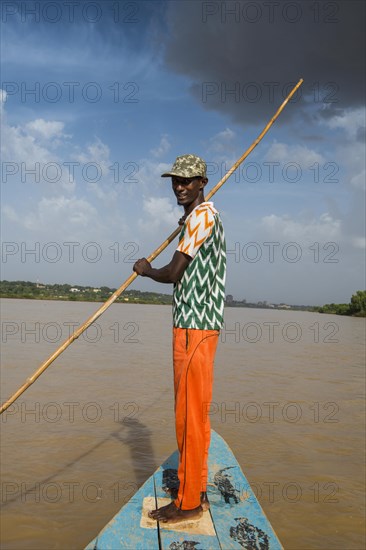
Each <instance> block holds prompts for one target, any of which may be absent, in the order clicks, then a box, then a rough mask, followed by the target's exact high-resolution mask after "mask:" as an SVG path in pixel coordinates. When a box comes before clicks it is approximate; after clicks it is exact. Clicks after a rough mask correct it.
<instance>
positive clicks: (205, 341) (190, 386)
mask: <svg viewBox="0 0 366 550" xmlns="http://www.w3.org/2000/svg"><path fill="white" fill-rule="evenodd" d="M218 338H219V331H218V330H197V329H186V328H177V327H174V328H173V364H174V392H175V430H176V436H177V444H178V450H179V467H178V478H179V482H180V485H179V491H178V497H177V499H176V500H175V501H174V502H175V505H176V506H177V507H178V508H180V509H181V510H192V509H193V508H197V506H199V505H200V502H201V500H200V493H201V491H206V490H207V474H208V466H207V459H208V448H209V445H210V435H211V427H210V419H209V416H208V414H207V412H208V410H209V406H210V403H211V399H212V383H213V364H214V358H215V352H216V347H217V342H218Z"/></svg>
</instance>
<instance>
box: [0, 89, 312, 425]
mask: <svg viewBox="0 0 366 550" xmlns="http://www.w3.org/2000/svg"><path fill="white" fill-rule="evenodd" d="M302 83H303V79H302V78H301V79H300V80H299V82H298V83H297V84H296V86H294V88H293V89H292V90H291V92H290V93H289V94H288V96H287V97H286V99H285V100H284V101H283V103H282V105H281V106H280V107H279V108H278V109H277V111H276V113H275V114H274V115H273V117H272V118H271V120H270V121H269V122H268V124H267V126H265V128H264V129H263V130H262V132H261V133H260V134H259V136H258V137H257V139H256V140H255V141H254V142H253V143H252V145H251V146H250V147H249V148H248V149H247V150H246V151H245V153H244V154H243V155H242V156H241V157H240V158H239V159H238V160H237V161H236V162H235V164H234V165H233V166H232V167H231V168H230V170H229V171H228V172H227V173H226V174H225V176H224V177H223V178H222V179H221V180H220V181H219V182H218V183H217V184H216V185H215V187H213V188H212V189H211V191H210V192H209V193H208V195H207V196H206V200H209V199H210V198H211V197H212V196H213V195H214V194H215V193H216V192H217V191H218V190H219V189H220V187H222V186H223V185H224V183H225V182H226V181H227V180H228V178H229V177H230V176H231V174H232V173H233V172H235V170H236V169H237V168H238V167H239V166H240V164H241V163H242V162H243V161H244V160H245V159H246V158H247V156H248V155H249V154H250V153H251V152H252V151H253V149H254V148H255V147H256V146H257V145H258V143H259V142H260V141H261V140H262V138H263V137H264V136H265V134H266V133H267V132H268V130H269V129H270V127H271V126H272V124H273V123H274V121H275V120H276V119H277V117H278V116H279V115H280V114H281V112H282V111H283V109H284V108H285V106H286V105H287V103H288V102H289V101H290V99H291V98H292V97H293V95H294V94H295V93H296V91H297V90H298V88H299V87H300V86H301V84H302ZM180 231H181V228H180V227H178V228H177V229H176V230H175V231H173V233H172V234H171V235H169V237H168V238H167V239H166V240H165V241H164V242H163V243H162V244H161V245H160V246H159V247H158V248H157V249H156V250H154V252H153V253H152V254H150V256H149V257H148V258H147V259H148V261H149V262H152V261H153V260H155V258H157V257H158V256H159V254H161V252H162V251H163V250H165V248H166V247H167V246H168V245H169V244H170V243H171V242H172V241H173V240H174V239H175V237H176V236H177V235H178V234H179V233H180ZM136 277H137V273H132V274H131V275H130V276H129V277H128V279H127V280H126V281H125V282H124V283H123V284H122V285H121V286H120V287H119V288H118V289H117V290H116V291H115V292H114V293H113V294H112V296H110V298H108V300H107V301H106V302H105V303H104V304H103V305H102V306H101V307H100V308H99V309H98V310H97V311H96V312H95V313H94V314H93V315H92V316H91V317H89V319H87V320H86V321H85V323H84V324H83V325H81V326H80V327H79V328H78V329H77V330H75V332H73V334H71V336H69V338H68V339H67V340H65V342H64V343H63V344H61V346H60V347H59V348H58V349H57V350H56V351H55V352H54V353H53V354H52V355H51V356H50V357H49V358H48V359H47V360H46V361H44V362H43V363H42V365H41V366H40V367H39V368H38V369H37V370H36V371H35V372H34V374H33V375H32V376H31V377H29V378H27V380H26V381H25V382H24V384H23V385H22V386H21V387H20V388H19V389H18V390H17V391H16V392H15V393H14V394H13V395H12V396H11V397H9V399H8V400H7V401H5V403H3V404H2V405H1V407H0V414H2V413H3V412H4V411H6V409H7V408H8V407H10V405H12V404H13V403H14V401H16V399H18V397H19V396H20V395H22V393H23V392H24V391H25V390H26V389H27V388H29V386H31V385H32V384H33V382H35V381H36V380H37V378H39V376H41V374H42V373H43V372H44V371H45V370H46V369H47V368H48V367H49V366H50V365H51V363H53V361H54V360H55V359H57V357H58V356H59V355H61V353H62V352H63V351H65V349H66V348H68V347H69V345H70V344H72V343H73V341H74V340H76V339H77V338H79V336H80V335H81V334H82V333H83V332H84V331H85V330H86V329H87V328H88V327H90V325H91V324H92V323H94V321H96V320H97V319H98V318H99V317H100V316H101V315H102V314H103V313H104V312H105V311H106V310H107V309H108V308H109V306H110V305H112V304H113V302H114V301H115V300H116V299H117V298H118V297H119V296H120V295H121V294H122V292H124V291H125V290H126V288H127V287H129V286H130V284H131V283H132V282H133V281H134V280H135V279H136Z"/></svg>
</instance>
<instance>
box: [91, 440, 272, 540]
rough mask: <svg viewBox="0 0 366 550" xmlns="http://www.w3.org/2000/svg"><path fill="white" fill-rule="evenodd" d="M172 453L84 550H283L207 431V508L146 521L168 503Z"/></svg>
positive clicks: (174, 463)
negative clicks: (197, 514)
mask: <svg viewBox="0 0 366 550" xmlns="http://www.w3.org/2000/svg"><path fill="white" fill-rule="evenodd" d="M177 467H178V452H177V451H176V452H175V453H173V454H172V455H171V456H170V457H169V458H168V459H167V460H166V461H165V462H164V463H163V464H162V465H161V466H160V468H158V469H157V471H156V472H155V473H154V474H153V475H152V476H151V477H150V478H149V479H148V480H147V481H146V482H145V483H144V485H143V486H142V487H141V488H140V489H139V490H138V491H137V493H136V494H135V495H134V496H133V497H132V498H131V500H130V501H129V502H128V503H127V504H126V505H125V506H123V507H122V508H121V510H120V511H119V512H118V513H117V514H116V515H115V516H114V518H113V519H112V520H111V521H110V522H109V523H108V524H107V525H106V526H105V527H104V529H103V530H102V531H101V532H100V533H99V535H98V536H97V537H96V538H95V539H94V540H93V541H91V542H90V543H89V544H88V546H87V547H86V549H85V550H118V549H120V548H121V549H122V548H125V549H127V548H128V549H130V550H150V549H151V550H155V549H156V550H162V549H163V550H216V549H217V550H226V549H235V548H236V549H243V548H244V549H247V550H281V549H282V550H283V547H282V545H281V543H280V542H279V540H278V538H277V536H276V534H275V532H274V531H273V529H272V527H271V525H270V523H269V521H268V519H267V518H266V516H265V514H264V512H263V510H262V508H261V506H260V504H259V502H258V500H257V498H256V496H255V494H254V493H253V491H252V489H251V487H250V485H249V483H248V481H247V479H246V477H245V476H244V474H243V472H242V470H241V468H240V466H239V464H238V462H237V460H236V459H235V457H234V455H233V453H232V451H231V449H230V448H229V446H228V445H227V444H226V443H225V441H224V440H223V439H222V437H220V436H219V435H218V434H217V433H216V432H214V431H212V433H211V445H210V450H209V476H208V488H207V493H208V497H209V501H210V509H209V510H207V511H205V512H204V513H203V516H202V518H200V519H199V520H187V521H184V522H180V523H176V524H170V525H169V524H168V523H161V522H160V523H159V524H157V522H156V521H153V520H151V519H150V518H149V517H148V515H147V512H148V511H149V510H152V509H155V508H156V505H158V506H161V505H164V504H167V503H169V502H170V501H171V498H170V497H169V498H168V495H167V489H171V488H175V487H177V482H178V478H177Z"/></svg>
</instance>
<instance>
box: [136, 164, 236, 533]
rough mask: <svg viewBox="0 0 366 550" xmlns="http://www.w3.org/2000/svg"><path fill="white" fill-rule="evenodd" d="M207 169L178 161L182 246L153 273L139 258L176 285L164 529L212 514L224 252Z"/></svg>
mask: <svg viewBox="0 0 366 550" xmlns="http://www.w3.org/2000/svg"><path fill="white" fill-rule="evenodd" d="M206 170H207V167H206V163H205V162H204V160H202V159H201V158H200V157H197V156H195V155H191V154H190V155H183V156H180V157H177V159H176V161H175V163H174V164H173V167H172V169H171V171H170V172H166V173H164V174H162V177H163V178H167V177H171V179H172V180H171V181H172V187H173V192H174V194H175V196H176V198H177V202H178V204H180V205H181V206H183V207H184V216H183V218H181V220H180V223H181V224H182V225H183V228H182V231H181V234H180V237H179V244H178V247H177V249H176V251H175V252H174V255H173V258H172V260H171V262H170V263H169V264H167V265H166V266H164V267H161V268H160V269H155V268H153V267H152V266H151V264H150V263H149V262H148V261H147V260H146V258H142V259H140V260H137V262H136V263H135V265H134V266H133V269H134V271H135V272H136V273H138V274H139V275H141V276H143V277H150V278H151V279H153V280H154V281H157V282H159V283H174V292H173V362H174V392H175V427H176V436H177V443H178V449H179V467H178V478H179V490H178V494H177V497H176V498H175V500H174V501H172V502H171V503H170V504H168V505H167V506H163V507H161V508H158V509H157V510H154V511H152V512H150V513H149V515H150V517H151V518H153V519H156V520H158V521H162V522H168V521H169V522H178V521H182V520H185V519H194V518H199V517H200V516H201V515H202V512H203V510H204V509H207V508H208V507H209V503H208V499H207V474H208V467H207V459H208V448H209V444H210V420H209V417H208V415H207V411H208V407H209V404H210V403H211V399H212V381H213V364H214V358H215V352H216V347H217V342H218V337H219V331H220V329H221V327H222V324H223V312H224V300H225V276H226V247H225V237H224V230H223V226H222V223H221V220H220V216H219V213H218V212H217V210H216V209H215V208H214V206H213V203H212V202H205V198H204V194H203V190H204V187H205V185H206V184H207V182H208V179H207V175H206Z"/></svg>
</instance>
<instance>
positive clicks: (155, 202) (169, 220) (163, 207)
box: [138, 197, 182, 232]
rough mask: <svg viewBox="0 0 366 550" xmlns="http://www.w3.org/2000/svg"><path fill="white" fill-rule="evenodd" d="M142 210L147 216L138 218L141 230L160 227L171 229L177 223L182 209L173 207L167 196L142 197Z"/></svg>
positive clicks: (151, 229)
mask: <svg viewBox="0 0 366 550" xmlns="http://www.w3.org/2000/svg"><path fill="white" fill-rule="evenodd" d="M143 211H144V212H145V213H146V214H147V217H146V218H144V219H140V220H139V222H138V223H139V227H140V228H141V229H142V230H143V231H149V232H151V231H154V230H157V229H158V228H161V227H164V228H165V227H171V229H172V230H173V229H174V228H175V227H177V225H178V220H179V218H181V217H182V211H181V210H180V209H179V208H178V207H174V206H173V205H172V203H171V201H170V199H168V198H167V197H149V198H146V199H144V202H143Z"/></svg>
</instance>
